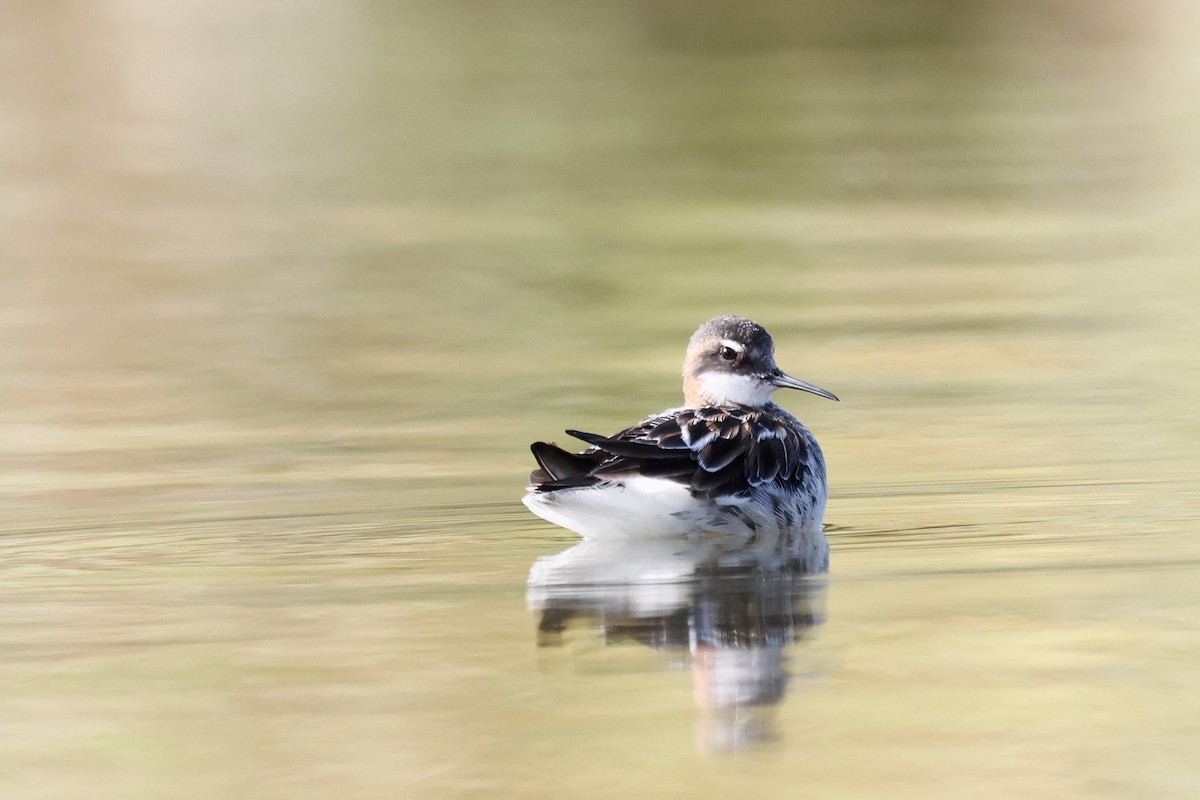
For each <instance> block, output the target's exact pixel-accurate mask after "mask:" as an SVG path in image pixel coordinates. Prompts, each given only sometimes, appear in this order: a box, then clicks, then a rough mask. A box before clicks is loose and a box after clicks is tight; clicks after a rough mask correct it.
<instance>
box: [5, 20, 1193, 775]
mask: <svg viewBox="0 0 1200 800" xmlns="http://www.w3.org/2000/svg"><path fill="white" fill-rule="evenodd" d="M0 75H2V76H3V77H0V386H2V388H3V391H2V392H0V504H2V507H3V509H4V515H3V516H4V521H3V530H2V531H0V569H3V570H4V571H5V572H6V575H7V577H6V578H5V579H4V580H3V582H0V586H2V588H0V637H2V638H0V644H2V647H3V651H4V652H5V653H6V654H7V657H6V658H5V659H3V665H2V666H0V675H2V676H3V679H4V684H3V686H4V688H3V690H2V691H0V708H2V709H3V713H2V714H0V716H3V718H4V719H5V720H6V722H5V724H4V725H3V726H0V772H3V774H5V775H6V776H8V778H7V779H6V780H9V781H12V783H11V784H10V786H12V787H15V788H14V789H12V791H13V792H14V793H15V794H18V795H20V796H47V797H67V796H70V797H123V798H124V797H142V796H145V797H160V796H163V794H164V793H170V794H171V796H173V797H190V796H196V797H212V796H215V795H219V796H254V797H267V796H272V797H273V796H279V797H305V796H313V797H322V796H329V795H330V794H333V793H335V792H340V793H343V794H345V793H353V794H355V795H356V796H384V795H387V796H397V795H399V796H414V797H416V796H421V797H432V796H439V797H440V796H467V795H471V794H475V793H484V794H486V795H487V796H493V797H495V796H512V797H531V796H549V795H556V796H605V795H606V791H607V790H606V789H605V788H604V787H608V788H612V787H613V786H617V787H618V788H621V790H622V791H623V792H626V791H637V792H641V793H649V794H653V795H654V796H657V797H674V796H680V797H682V796H688V797H694V796H696V794H697V792H702V791H704V787H716V788H723V789H724V790H728V791H734V790H736V791H753V792H754V793H755V794H757V795H759V796H766V797H772V796H781V797H782V796H793V795H794V793H795V791H796V790H797V785H798V784H801V785H802V776H808V778H807V779H808V781H809V782H810V786H809V788H810V789H811V790H812V791H814V792H816V793H817V794H820V795H823V796H872V795H874V794H876V793H878V792H881V791H884V790H886V791H887V792H888V793H889V795H890V796H901V797H907V796H912V797H922V798H928V797H935V796H945V797H965V796H972V795H979V796H996V795H998V794H1007V795H1013V796H1027V797H1032V796H1042V795H1043V794H1044V795H1045V796H1054V797H1068V796H1077V797H1089V798H1095V797H1128V796H1155V797H1169V796H1178V797H1190V796H1193V794H1194V789H1195V786H1196V784H1197V782H1200V773H1198V772H1197V770H1196V767H1195V766H1194V763H1192V762H1193V761H1194V759H1192V758H1191V757H1190V755H1189V754H1193V753H1194V752H1195V748H1196V746H1197V744H1198V742H1200V731H1197V729H1196V727H1195V723H1194V722H1193V720H1194V719H1195V718H1196V712H1197V711H1198V710H1200V709H1197V708H1196V707H1195V703H1196V701H1195V698H1196V697H1197V696H1198V695H1197V693H1196V691H1195V689H1196V688H1197V678H1198V673H1197V667H1196V664H1197V663H1200V661H1198V659H1197V656H1200V643H1198V641H1197V639H1196V637H1195V635H1194V622H1193V621H1194V619H1195V616H1194V614H1195V612H1196V611H1197V610H1198V606H1200V597H1198V594H1200V592H1197V590H1196V589H1195V588H1194V585H1193V584H1194V581H1192V580H1191V579H1190V577H1189V576H1190V575H1191V574H1192V572H1193V571H1194V568H1195V566H1196V565H1197V564H1198V563H1200V552H1198V547H1197V545H1196V543H1195V542H1196V538H1195V536H1194V534H1195V530H1196V522H1197V519H1198V518H1200V497H1198V494H1200V493H1198V491H1197V489H1196V485H1195V477H1196V475H1197V473H1198V467H1200V459H1198V458H1197V456H1196V452H1197V449H1198V447H1197V446H1198V444H1200V419H1198V416H1197V411H1196V408H1197V405H1196V398H1197V394H1198V391H1200V359H1197V357H1196V355H1195V350H1196V342H1197V340H1198V339H1200V322H1198V319H1200V317H1198V315H1197V313H1196V308H1197V301H1198V300H1200V273H1198V271H1197V262H1198V260H1200V104H1197V102H1196V98H1197V97H1200V12H1198V10H1197V8H1196V7H1195V6H1193V5H1191V4H1188V3H1185V2H1180V1H1179V0H1175V1H1167V0H1162V1H1156V2H1150V3H1131V2H1115V1H1113V0H1105V1H1104V2H1080V1H1078V0H1076V1H1068V0H1055V1H1054V2H1049V3H1042V4H1027V3H1017V2H979V3H958V2H948V1H947V0H941V1H937V0H925V1H923V2H913V3H904V4H894V3H887V2H880V1H879V0H855V1H854V2H849V3H841V4H836V5H834V6H829V5H828V4H816V3H789V2H771V1H769V0H768V1H766V2H762V1H757V2H750V3H739V4H732V3H717V2H698V3H697V2H687V3H685V2H679V1H671V0H659V1H658V2H643V3H626V2H618V3H603V4H596V3H575V2H564V3H551V2H545V3H542V2H524V0H520V1H518V2H510V3H493V4H483V3H467V2H450V3H446V2H440V3H432V2H429V3H423V2H402V3H382V2H374V3H373V2H347V3H315V2H306V3H291V2H287V3H284V2H260V3H228V2H220V1H218V2H205V3H198V2H165V3H164V2H134V1H123V2H114V3H106V4H99V5H95V4H81V3H80V4H76V3H36V2H25V3H21V2H17V3H10V4H6V5H4V6H3V7H2V8H0ZM718 313H737V314H742V315H745V316H750V317H752V318H754V319H756V320H758V321H759V322H761V323H762V324H764V325H765V326H766V327H767V328H768V329H769V330H770V331H771V332H772V333H773V334H774V336H775V338H776V342H777V356H778V360H779V362H780V365H781V366H782V367H783V368H784V369H786V370H787V371H789V372H791V373H792V374H795V375H797V376H798V377H801V378H804V379H807V380H811V381H813V382H815V383H817V384H819V385H821V386H824V387H826V388H829V389H830V390H832V391H834V392H836V393H838V394H839V395H840V396H841V397H842V400H843V402H842V403H840V404H837V405H835V404H830V403H824V402H822V401H819V400H817V399H815V398H807V397H805V396H793V397H784V398H781V401H782V402H783V403H784V404H785V405H786V406H787V407H788V408H789V409H791V410H792V411H794V412H795V413H796V414H797V415H798V416H800V417H801V418H802V419H804V420H805V421H806V422H807V423H808V424H809V426H810V427H811V428H812V429H813V430H814V432H815V433H816V434H817V436H818V437H819V439H820V440H821V442H822V444H823V446H824V448H825V451H826V454H827V457H828V459H829V463H830V475H831V487H832V489H831V493H832V495H831V502H830V508H829V515H828V520H829V522H830V525H831V536H830V538H831V544H832V548H833V574H832V577H831V588H830V595H829V603H830V607H829V615H828V622H827V623H826V624H825V626H824V627H823V628H822V629H821V630H820V632H819V634H818V639H817V642H816V644H815V645H814V646H813V648H812V649H811V650H810V651H806V652H810V655H811V657H812V658H814V659H816V666H815V667H813V668H812V669H813V671H814V672H815V673H817V674H819V675H822V676H824V677H822V678H818V679H817V680H815V681H814V682H813V685H811V686H808V687H806V688H805V690H804V692H803V694H802V698H804V699H802V700H797V699H795V698H789V700H788V702H787V703H786V704H785V705H784V706H783V707H782V710H781V711H780V714H781V721H780V728H781V730H782V731H783V733H782V736H781V743H780V744H779V745H778V746H777V747H776V748H774V749H771V750H769V751H766V752H765V753H759V754H757V755H753V756H747V757H746V759H744V760H741V761H735V762H722V761H720V760H718V761H716V762H712V761H704V760H703V759H702V757H701V756H700V755H698V754H697V753H696V752H694V748H693V747H692V742H691V740H690V739H691V735H690V734H689V733H688V732H687V731H688V730H689V729H690V728H691V725H692V719H691V715H692V714H693V713H694V710H693V709H692V707H691V706H692V704H691V700H690V698H689V696H688V693H689V691H690V690H689V689H688V687H687V686H686V685H685V684H686V680H684V681H683V682H680V681H679V680H678V679H679V677H680V676H678V675H671V674H669V673H668V674H661V673H659V672H658V671H657V670H650V671H648V672H647V671H646V670H643V669H642V668H641V667H639V668H638V669H634V670H632V671H629V672H624V671H617V672H618V673H619V675H618V674H611V675H609V676H608V677H607V678H601V679H600V680H599V685H598V686H597V685H596V684H595V683H593V682H592V681H589V680H587V679H586V676H585V678H582V679H581V678H578V677H574V678H566V677H563V674H562V673H561V672H558V671H555V669H551V670H550V672H549V673H548V674H547V673H544V672H539V671H538V669H537V667H538V661H537V659H538V658H539V656H538V654H537V653H536V652H535V648H534V643H533V636H532V623H531V621H530V615H529V613H528V611H527V610H526V609H525V607H524V601H523V592H524V581H525V575H526V572H527V571H528V568H529V565H530V563H531V562H532V560H533V559H534V558H535V557H536V556H539V555H545V554H548V553H553V552H554V551H555V550H559V549H561V548H563V547H565V546H567V545H569V544H571V543H572V542H573V541H574V540H573V537H571V536H570V535H569V534H566V533H565V532H563V531H559V530H556V529H553V528H551V527H549V526H547V525H545V524H543V523H541V522H540V521H538V520H536V519H534V518H533V517H531V516H529V515H527V514H526V512H525V511H524V509H523V508H521V506H520V505H519V503H518V498H519V496H520V493H521V491H522V490H523V486H524V481H525V477H526V474H527V471H528V469H529V468H530V467H531V464H530V458H529V456H528V451H527V450H526V446H527V444H528V443H529V442H530V441H532V440H534V439H554V438H558V439H559V440H560V441H561V440H562V438H563V437H562V434H561V433H560V431H561V430H562V429H563V428H566V427H579V428H583V429H586V430H600V431H605V430H616V429H618V428H620V427H623V426H625V425H627V424H630V423H632V422H633V421H636V420H637V419H640V418H641V417H642V416H643V415H644V414H646V413H648V412H650V411H654V410H658V409H660V408H664V407H667V406H671V405H674V404H676V403H677V402H678V398H679V377H678V369H679V361H680V359H681V357H682V350H683V346H684V343H685V341H686V338H687V336H688V335H689V334H690V333H691V331H692V330H694V328H695V327H696V326H697V325H698V324H700V323H701V322H703V321H704V320H705V319H707V318H709V317H711V316H713V315H715V314H718ZM1014 586H1019V587H1020V589H1019V590H1014V589H1013V588H1012V587H1014ZM953 654H959V660H957V661H956V660H955V658H954V657H948V656H952V655H953ZM967 654H977V655H975V657H976V658H977V659H978V660H977V661H971V660H970V657H969V656H968V655H967ZM799 657H800V656H799V655H797V656H796V658H799ZM964 658H965V659H966V661H965V662H964V661H963V660H962V659H964ZM883 665H886V666H883ZM797 671H799V672H805V670H804V669H798V670H797ZM1031 692H1032V694H1031ZM964 709H971V711H969V712H967V711H964ZM981 709H982V710H981ZM681 730H682V733H681ZM648 745H649V746H648ZM618 774H619V775H621V776H623V777H622V778H621V779H620V780H619V781H617V783H613V781H614V780H616V777H615V776H616V775H618ZM537 787H541V788H540V789H539V788H537Z"/></svg>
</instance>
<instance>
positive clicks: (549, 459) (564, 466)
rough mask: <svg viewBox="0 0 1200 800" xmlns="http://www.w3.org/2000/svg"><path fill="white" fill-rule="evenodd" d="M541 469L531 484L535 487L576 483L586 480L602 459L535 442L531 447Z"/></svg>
mask: <svg viewBox="0 0 1200 800" xmlns="http://www.w3.org/2000/svg"><path fill="white" fill-rule="evenodd" d="M529 449H530V451H531V452H532V453H533V457H534V458H535V459H537V463H538V466H539V467H541V469H536V470H534V471H533V472H532V473H531V474H530V476H529V482H530V483H531V484H532V485H534V486H543V485H544V484H548V483H559V482H564V481H565V482H568V483H574V482H576V481H579V480H581V479H584V480H585V481H586V479H587V478H588V476H589V473H590V472H591V471H592V470H593V469H595V467H596V465H597V464H598V463H599V461H600V459H598V458H596V457H594V456H589V455H586V454H579V455H576V454H575V453H568V452H567V451H566V450H563V449H562V448H561V447H558V446H556V445H553V444H547V443H546V442H534V443H533V444H531V445H530V446H529Z"/></svg>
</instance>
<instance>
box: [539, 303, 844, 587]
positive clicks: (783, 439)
mask: <svg viewBox="0 0 1200 800" xmlns="http://www.w3.org/2000/svg"><path fill="white" fill-rule="evenodd" d="M774 351H775V344H774V342H773V341H772V340H771V336H770V334H768V333H767V332H766V330H765V329H764V328H763V327H762V326H761V325H759V324H757V323H755V322H752V321H750V320H748V319H744V318H742V317H732V316H725V317H717V318H716V319H712V320H709V321H708V322H706V323H704V324H703V325H701V326H700V328H699V330H697V331H696V332H695V333H694V334H693V335H692V338H691V340H690V341H689V342H688V349H687V356H686V358H685V360H684V364H683V396H684V405H683V406H682V407H680V408H672V409H669V410H667V411H663V412H661V413H658V414H654V415H653V416H650V417H647V418H646V419H644V420H642V421H641V422H639V423H638V424H637V425H634V426H633V427H631V428H627V429H625V430H623V431H621V432H620V433H616V434H613V435H612V436H599V435H597V434H594V433H583V432H580V431H574V430H568V431H567V433H568V434H570V435H571V436H574V437H575V438H577V439H582V440H583V441H585V442H587V443H588V444H590V445H591V447H590V448H588V449H587V450H585V451H584V452H582V453H579V454H573V453H569V452H567V451H565V450H563V449H561V448H559V447H556V446H555V445H553V444H546V443H545V442H535V443H534V444H533V445H532V447H531V449H532V450H533V456H534V458H536V459H537V462H538V465H539V467H540V469H537V470H534V471H533V473H532V474H531V475H530V476H529V488H528V490H527V491H526V494H525V497H524V502H525V505H526V506H528V507H529V510H530V511H532V512H533V513H535V514H537V515H538V516H539V517H542V518H543V519H545V520H547V521H549V522H553V523H554V524H556V525H561V526H562V527H564V528H567V529H569V530H572V531H575V532H576V533H578V534H580V535H581V536H583V537H584V538H586V539H629V538H639V537H648V536H662V535H677V534H686V533H693V532H698V531H704V532H711V533H721V534H726V533H728V534H730V535H733V536H734V537H735V538H736V539H740V540H743V541H746V542H751V541H756V540H758V539H759V538H760V536H761V535H762V534H763V533H767V532H769V533H770V534H771V538H772V539H774V540H776V541H787V542H790V543H791V544H792V545H794V546H798V547H799V548H800V549H802V550H804V551H805V552H806V557H805V561H806V563H808V564H809V566H810V567H811V568H818V569H819V568H824V566H825V564H827V561H828V545H827V544H826V543H825V536H824V533H823V531H822V521H823V519H824V516H825V502H826V498H827V496H828V488H827V484H826V481H825V459H824V456H823V455H822V454H821V448H820V446H819V445H818V444H817V440H816V439H815V438H813V435H812V433H811V432H809V430H808V428H806V427H804V425H803V424H801V423H800V421H799V420H798V419H796V418H795V417H793V416H792V415H791V414H789V413H788V412H786V411H784V410H783V409H782V408H780V407H779V406H777V405H775V404H774V403H772V402H771V394H772V392H774V391H775V390H776V389H778V388H788V389H800V390H801V391H805V392H812V393H813V394H818V395H821V396H822V397H827V398H829V399H830V400H837V397H835V396H834V395H833V394H831V393H830V392H827V391H825V390H824V389H821V388H819V387H817V386H813V385H812V384H811V383H806V382H804V381H801V380H797V379H796V378H793V377H791V376H790V375H787V374H785V373H784V372H782V371H781V370H780V369H779V367H777V366H776V365H775V355H774ZM781 537H782V539H781Z"/></svg>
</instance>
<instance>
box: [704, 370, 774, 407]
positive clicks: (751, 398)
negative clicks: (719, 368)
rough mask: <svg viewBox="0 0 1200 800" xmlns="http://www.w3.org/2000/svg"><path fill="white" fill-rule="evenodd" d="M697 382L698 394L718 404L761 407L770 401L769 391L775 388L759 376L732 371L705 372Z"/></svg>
mask: <svg viewBox="0 0 1200 800" xmlns="http://www.w3.org/2000/svg"><path fill="white" fill-rule="evenodd" d="M698 383H699V384H700V394H701V395H703V396H704V398H705V399H706V400H708V402H710V403H712V404H714V405H718V406H723V405H734V404H736V405H739V406H749V407H751V408H762V407H763V406H765V405H766V404H767V403H769V402H771V393H772V392H774V391H775V388H776V387H775V386H772V385H771V384H770V383H767V382H766V381H764V380H762V379H760V378H752V377H750V376H749V375H735V374H734V373H732V372H705V373H704V374H702V375H700V376H699V378H698Z"/></svg>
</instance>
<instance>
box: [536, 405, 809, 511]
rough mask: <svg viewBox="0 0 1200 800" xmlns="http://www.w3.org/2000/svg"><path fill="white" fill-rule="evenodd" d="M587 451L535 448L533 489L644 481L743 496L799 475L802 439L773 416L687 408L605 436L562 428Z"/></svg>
mask: <svg viewBox="0 0 1200 800" xmlns="http://www.w3.org/2000/svg"><path fill="white" fill-rule="evenodd" d="M567 433H569V434H570V435H571V436H574V437H575V438H577V439H581V440H583V441H585V442H587V443H588V444H590V445H591V448H590V449H588V450H587V451H585V452H583V453H580V454H578V455H575V454H571V453H567V452H566V451H564V450H561V449H559V448H557V447H554V446H553V445H546V444H543V443H541V442H539V443H538V444H535V445H534V451H533V452H534V456H535V457H536V458H537V459H538V463H539V464H540V465H541V467H542V468H541V469H540V470H537V471H535V472H534V473H533V475H532V476H530V480H531V484H532V486H533V488H534V489H535V490H538V491H553V490H555V489H561V488H577V487H581V486H591V485H594V484H596V483H599V482H601V481H619V480H622V479H624V478H631V477H635V476H644V477H649V478H663V479H667V480H672V481H675V482H677V483H681V484H684V485H686V486H687V487H688V488H690V489H691V490H692V492H693V493H694V494H696V495H703V496H707V497H720V496H725V495H730V494H744V493H746V492H749V491H750V490H751V489H752V488H753V487H755V486H760V485H762V484H764V483H769V482H771V481H790V480H793V479H794V477H795V476H797V475H799V476H803V473H804V462H805V460H806V457H807V453H806V451H805V447H804V442H803V440H802V437H801V435H800V434H799V433H798V432H797V431H795V430H793V429H792V426H790V425H788V424H786V423H785V422H784V421H783V420H781V419H779V418H778V417H777V416H772V415H769V414H766V413H763V412H761V411H754V410H751V409H746V408H718V407H707V408H686V409H681V410H679V411H674V412H671V413H669V414H664V415H659V416H655V417H650V418H648V419H646V420H644V421H642V422H641V423H639V424H637V425H635V426H633V427H632V428H627V429H626V430H623V431H621V432H619V433H616V434H613V435H612V436H601V435H599V434H595V433H586V432H583V431H575V430H569V431H567Z"/></svg>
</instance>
